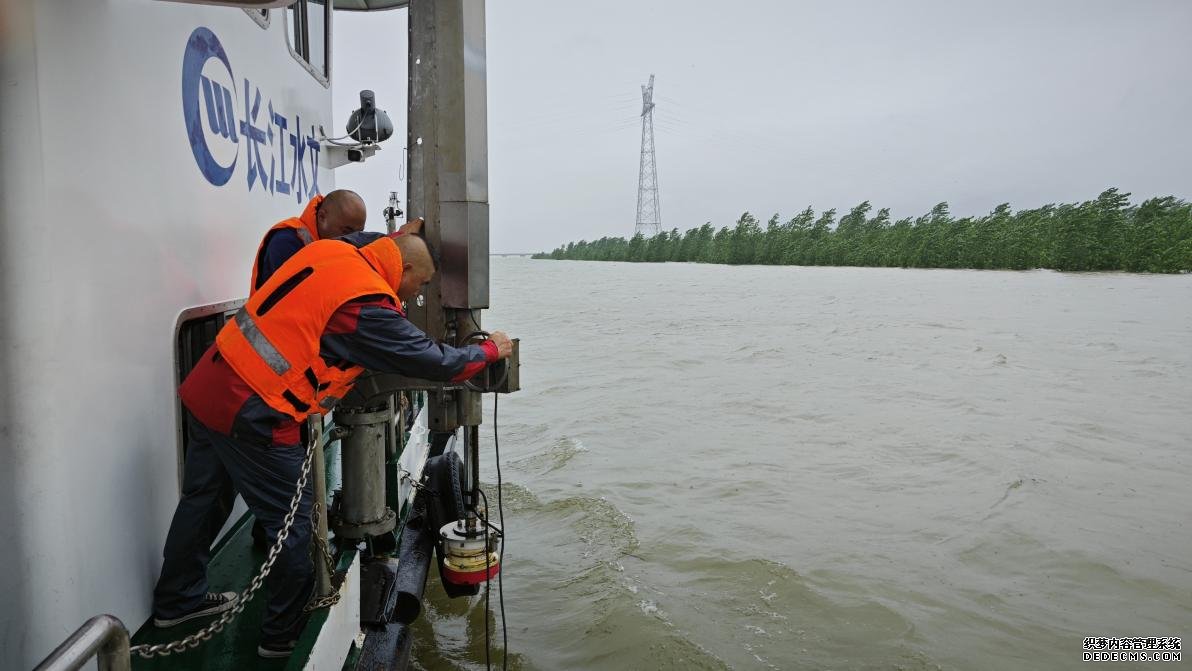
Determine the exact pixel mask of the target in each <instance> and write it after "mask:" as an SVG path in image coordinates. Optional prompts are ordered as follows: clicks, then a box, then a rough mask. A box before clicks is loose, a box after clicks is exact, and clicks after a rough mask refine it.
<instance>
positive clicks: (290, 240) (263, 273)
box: [253, 228, 304, 289]
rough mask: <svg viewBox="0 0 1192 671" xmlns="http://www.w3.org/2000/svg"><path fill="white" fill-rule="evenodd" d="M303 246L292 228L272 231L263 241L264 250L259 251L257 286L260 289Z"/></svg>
mask: <svg viewBox="0 0 1192 671" xmlns="http://www.w3.org/2000/svg"><path fill="white" fill-rule="evenodd" d="M303 246H304V245H303V244H302V239H301V238H299V237H298V234H297V233H296V232H295V231H294V229H292V228H282V229H279V230H276V231H273V232H272V233H270V234H269V237H268V239H266V240H265V248H264V249H263V250H261V259H260V265H259V267H258V268H257V286H255V287H253V288H254V289H260V288H261V287H262V286H264V284H265V282H266V281H267V280H268V279H269V277H270V276H271V275H273V273H274V272H275V271H276V270H277V269H278V268H280V267H281V265H282V264H283V263H285V262H286V261H289V260H290V257H291V256H293V255H294V254H296V253H298V251H299V250H300V249H302V247H303Z"/></svg>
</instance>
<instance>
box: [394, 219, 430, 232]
mask: <svg viewBox="0 0 1192 671" xmlns="http://www.w3.org/2000/svg"><path fill="white" fill-rule="evenodd" d="M423 223H425V222H423V221H422V217H418V218H417V219H413V220H410V221H407V222H406V223H404V224H402V225H401V228H399V229H397V232H398V233H402V234H403V235H418V234H419V233H421V232H422V224H423Z"/></svg>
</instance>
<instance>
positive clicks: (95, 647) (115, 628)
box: [34, 615, 132, 671]
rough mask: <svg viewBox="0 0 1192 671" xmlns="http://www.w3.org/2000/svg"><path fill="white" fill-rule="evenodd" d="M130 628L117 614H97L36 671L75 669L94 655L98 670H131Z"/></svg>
mask: <svg viewBox="0 0 1192 671" xmlns="http://www.w3.org/2000/svg"><path fill="white" fill-rule="evenodd" d="M128 646H129V642H128V629H127V628H125V626H124V623H123V622H121V621H120V618H118V617H116V616H115V615H96V616H95V617H93V618H91V619H90V620H87V621H86V622H84V623H83V626H81V627H79V628H78V630H77V631H75V633H73V634H71V635H70V637H69V638H67V639H66V640H65V641H63V642H62V645H59V646H58V647H57V648H54V651H53V652H51V653H50V654H49V656H47V657H46V658H45V659H44V660H42V662H41V664H38V665H37V668H36V669H34V671H75V669H81V668H83V665H84V664H86V663H87V662H88V661H90V660H91V658H92V657H94V658H95V660H96V662H97V663H98V664H99V671H130V669H131V668H132V659H131V657H130V656H129V652H128Z"/></svg>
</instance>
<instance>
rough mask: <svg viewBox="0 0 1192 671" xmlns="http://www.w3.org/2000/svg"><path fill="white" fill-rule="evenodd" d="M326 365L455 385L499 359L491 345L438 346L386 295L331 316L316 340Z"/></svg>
mask: <svg viewBox="0 0 1192 671" xmlns="http://www.w3.org/2000/svg"><path fill="white" fill-rule="evenodd" d="M320 345H321V352H320V353H321V354H322V355H323V358H324V359H327V360H329V361H335V360H344V361H349V362H351V363H354V364H356V365H358V366H363V367H365V368H367V369H369V370H375V371H380V372H384V373H399V374H401V375H408V376H410V377H419V378H424V379H428V380H449V381H452V382H459V381H462V380H466V379H468V378H470V377H472V376H473V375H475V374H476V373H479V372H480V371H481V370H482V369H483V368H484V367H485V366H486V365H487V364H489V363H492V362H494V361H496V360H497V359H498V358H500V351H499V348H498V346H497V344H496V343H494V342H491V341H486V342H484V343H482V344H481V345H468V346H467V347H460V348H456V347H451V346H450V345H440V344H439V343H436V342H434V341H433V340H431V339H430V338H428V337H427V336H426V334H425V333H423V332H422V331H420V330H419V329H418V327H416V326H414V325H413V324H411V323H410V321H409V320H407V319H406V318H405V317H404V316H402V314H401V313H400V312H398V311H397V308H396V306H394V305H393V303H392V302H391V301H390V300H389V299H388V298H386V297H377V298H369V299H361V300H358V301H355V302H351V303H348V304H346V305H344V306H342V307H340V309H339V310H338V311H336V313H335V315H333V316H332V318H331V320H330V322H328V324H327V329H326V330H325V331H324V332H323V337H322V340H321V342H320Z"/></svg>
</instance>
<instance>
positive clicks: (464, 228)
mask: <svg viewBox="0 0 1192 671" xmlns="http://www.w3.org/2000/svg"><path fill="white" fill-rule="evenodd" d="M484 15H485V6H484V2H483V0H410V4H409V23H410V55H409V58H410V64H409V68H410V70H409V72H410V90H409V117H408V124H407V127H408V129H409V137H408V139H407V146H408V147H409V151H410V164H409V165H410V170H409V175H408V180H409V183H408V189H407V194H408V199H409V202H408V206H409V210H410V216H414V217H422V218H423V219H424V220H425V222H426V224H425V227H424V230H425V233H426V237H427V239H428V240H429V241H430V242H431V244H432V245H434V246H436V247H437V248H438V249H439V252H440V254H441V257H442V270H441V271H440V272H439V274H438V276H437V277H436V279H435V280H434V282H433V283H432V284H431V286H430V287H428V288H427V290H426V292H425V296H426V301H425V307H424V309H422V310H415V309H413V308H411V310H410V312H411V316H412V318H414V319H415V323H417V324H419V325H420V326H421V327H422V328H423V330H424V331H426V332H427V333H430V334H433V336H434V337H436V338H439V337H443V338H444V340H446V341H448V342H453V343H456V344H458V339H459V338H462V337H464V336H466V335H467V334H468V333H469V332H471V331H472V330H473V324H472V318H471V315H472V314H473V311H478V309H480V308H487V307H488V301H489V286H488V250H489V245H488V103H487V83H486V77H487V60H486V45H485V34H484ZM440 334H445V335H440ZM436 396H437V397H440V398H433V397H436ZM471 396H474V395H473V394H471V393H470V392H458V391H457V392H452V393H446V394H444V393H435V394H432V402H431V404H430V413H429V414H430V428H431V429H432V430H433V431H446V432H453V431H455V430H456V429H458V428H459V427H460V426H461V425H463V426H468V425H471V424H479V423H480V422H479V419H478V418H477V419H475V420H474V421H472V420H471V419H470V418H471V417H472V416H478V415H479V410H478V408H479V399H478V398H477V399H472V398H471Z"/></svg>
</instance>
